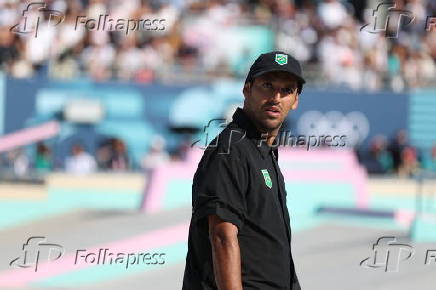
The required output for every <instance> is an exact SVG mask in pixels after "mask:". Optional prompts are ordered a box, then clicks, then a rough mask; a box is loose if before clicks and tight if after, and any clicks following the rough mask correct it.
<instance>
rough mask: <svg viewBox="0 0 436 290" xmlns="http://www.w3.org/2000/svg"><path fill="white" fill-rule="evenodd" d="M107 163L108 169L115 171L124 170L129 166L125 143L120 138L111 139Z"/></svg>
mask: <svg viewBox="0 0 436 290" xmlns="http://www.w3.org/2000/svg"><path fill="white" fill-rule="evenodd" d="M109 164H110V169H112V170H117V171H123V170H124V171H125V170H128V169H129V167H130V166H129V157H128V155H127V150H126V145H125V144H124V142H123V141H122V140H120V139H113V141H112V152H111V158H110V161H109Z"/></svg>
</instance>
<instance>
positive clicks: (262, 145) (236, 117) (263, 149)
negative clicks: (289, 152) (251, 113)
mask: <svg viewBox="0 0 436 290" xmlns="http://www.w3.org/2000/svg"><path fill="white" fill-rule="evenodd" d="M232 119H233V122H235V123H236V124H237V125H238V126H239V127H240V128H242V129H244V130H245V137H246V138H248V139H250V140H251V141H252V142H253V143H254V145H255V146H256V148H257V149H258V150H259V152H260V153H261V155H262V157H263V158H267V157H268V155H270V154H271V153H272V152H274V156H275V159H276V160H278V157H279V154H278V146H275V147H270V146H268V144H267V143H266V140H265V138H262V133H261V132H259V130H257V128H256V127H255V126H254V124H253V121H251V119H250V118H249V117H248V115H247V114H246V113H245V112H244V110H243V109H242V108H240V107H238V108H236V111H235V113H233V116H232ZM276 141H277V140H274V142H273V144H276Z"/></svg>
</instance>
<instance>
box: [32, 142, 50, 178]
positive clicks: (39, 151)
mask: <svg viewBox="0 0 436 290" xmlns="http://www.w3.org/2000/svg"><path fill="white" fill-rule="evenodd" d="M35 169H36V171H37V172H38V173H46V172H48V171H50V170H51V169H52V160H51V152H50V149H49V148H48V147H47V145H45V144H44V143H42V142H40V143H38V144H37V145H36V158H35Z"/></svg>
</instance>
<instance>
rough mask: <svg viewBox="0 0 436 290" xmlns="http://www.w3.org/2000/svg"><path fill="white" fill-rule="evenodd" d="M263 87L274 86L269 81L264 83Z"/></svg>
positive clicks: (269, 87)
mask: <svg viewBox="0 0 436 290" xmlns="http://www.w3.org/2000/svg"><path fill="white" fill-rule="evenodd" d="M262 87H263V88H265V89H271V88H272V84H271V83H268V82H267V83H263V84H262Z"/></svg>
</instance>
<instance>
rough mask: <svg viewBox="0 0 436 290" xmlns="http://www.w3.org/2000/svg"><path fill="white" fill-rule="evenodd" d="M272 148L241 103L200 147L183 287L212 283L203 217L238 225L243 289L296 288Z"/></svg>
mask: <svg viewBox="0 0 436 290" xmlns="http://www.w3.org/2000/svg"><path fill="white" fill-rule="evenodd" d="M277 160H278V151H277V148H275V149H274V148H273V147H270V146H268V145H267V144H266V139H265V138H262V136H261V134H260V133H259V131H258V130H257V129H256V128H255V127H254V125H253V123H252V122H251V121H250V119H249V118H248V117H247V115H246V114H245V112H244V111H243V110H242V109H241V108H237V110H236V111H235V113H234V114H233V120H232V122H231V123H230V124H228V125H227V127H226V128H225V129H224V130H223V131H222V132H221V133H220V134H219V135H218V136H217V137H216V138H215V139H214V140H212V141H211V143H210V144H209V146H208V147H207V148H206V150H205V151H204V154H203V157H202V158H201V160H200V162H199V164H198V168H197V171H196V173H195V175H194V180H193V185H192V218H191V223H190V227H189V238H188V253H187V256H186V267H185V273H184V279H183V290H209V289H217V286H216V283H215V277H214V272H213V261H212V249H211V245H210V241H209V234H208V219H207V217H208V216H209V215H212V214H216V215H218V216H219V217H220V218H221V219H222V220H224V221H227V222H231V223H232V224H234V225H236V226H237V227H238V230H239V231H238V241H239V247H240V252H241V272H242V283H243V288H244V290H254V289H257V290H270V289H287V290H299V289H300V285H299V283H298V279H297V276H296V274H295V270H294V263H293V260H292V254H291V231H290V225H289V214H288V209H287V206H286V190H285V183H284V179H283V175H282V173H281V172H280V168H279V166H278V163H277Z"/></svg>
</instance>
